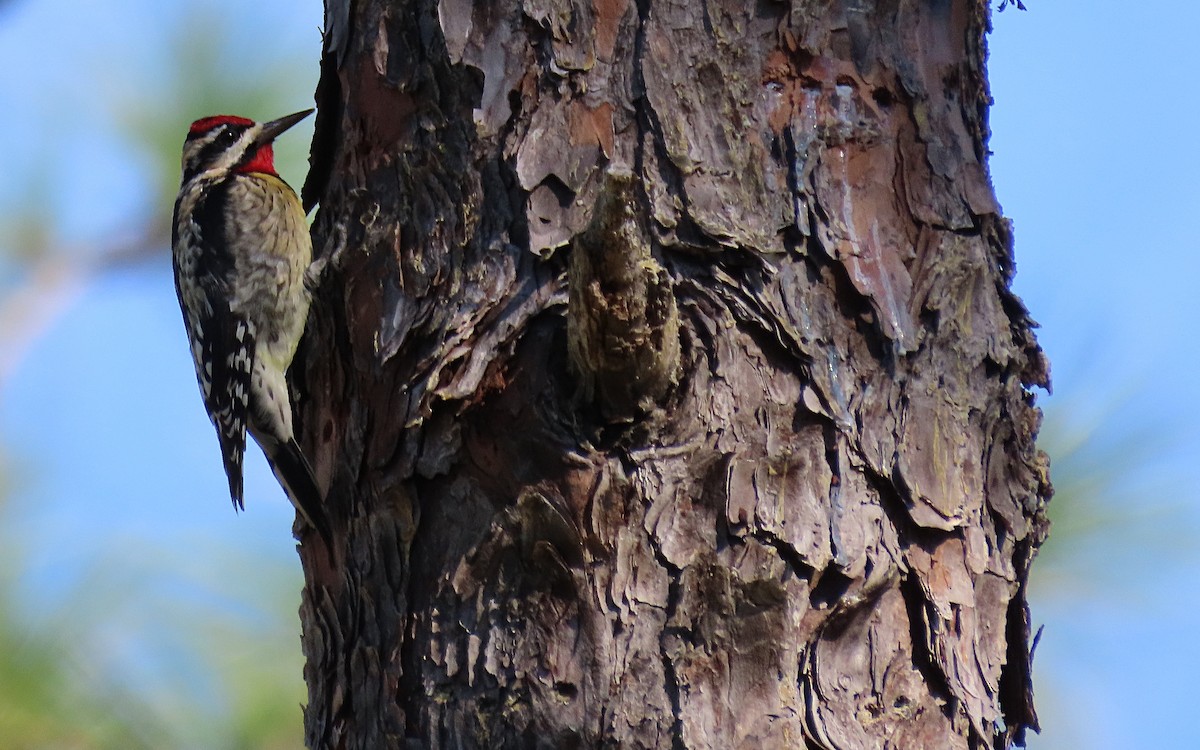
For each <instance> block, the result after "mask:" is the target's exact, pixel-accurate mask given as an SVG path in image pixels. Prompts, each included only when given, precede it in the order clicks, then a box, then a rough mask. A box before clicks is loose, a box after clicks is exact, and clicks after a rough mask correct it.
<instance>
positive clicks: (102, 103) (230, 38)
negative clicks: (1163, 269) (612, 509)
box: [0, 0, 1194, 750]
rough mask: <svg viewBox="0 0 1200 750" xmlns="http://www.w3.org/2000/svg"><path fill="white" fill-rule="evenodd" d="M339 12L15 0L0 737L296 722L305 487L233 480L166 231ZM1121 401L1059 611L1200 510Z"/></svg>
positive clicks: (1138, 567)
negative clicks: (197, 382) (239, 495)
mask: <svg viewBox="0 0 1200 750" xmlns="http://www.w3.org/2000/svg"><path fill="white" fill-rule="evenodd" d="M1009 15H1011V14H1009ZM320 23H321V7H320V3H319V2H316V0H310V2H308V3H303V4H296V3H289V2H285V0H268V1H266V2H262V3H257V4H252V5H251V4H244V3H240V2H235V0H222V1H220V2H207V3H203V4H202V3H200V2H198V0H196V1H192V2H183V3H179V4H175V5H170V6H164V5H162V4H157V3H153V2H151V1H150V0H119V1H114V2H111V3H107V4H103V7H91V6H88V5H76V4H74V3H72V2H71V1H70V0H10V2H7V3H0V66H2V67H0V69H2V70H4V73H3V74H0V111H4V112H6V113H9V114H8V117H7V118H5V119H4V120H3V121H0V165H2V166H3V177H2V178H0V414H2V415H3V417H4V419H3V420H0V428H2V429H3V434H2V440H3V443H2V444H0V454H2V456H3V461H0V738H2V739H0V746H2V747H4V748H7V749H12V750H24V749H26V748H29V749H31V750H32V749H35V748H36V749H38V750H41V749H45V748H70V749H75V748H78V749H80V750H93V749H97V750H98V749H101V748H112V749H114V750H115V749H116V748H121V749H126V748H182V749H190V748H197V749H198V748H207V749H217V750H220V749H224V748H228V749H234V748H247V749H248V748H268V749H270V748H296V747H300V746H302V744H303V743H302V731H301V723H300V721H301V714H300V705H301V703H302V702H303V701H304V694H305V693H304V685H303V682H302V677H301V668H302V657H301V654H300V649H299V634H298V630H299V624H298V621H297V617H296V609H297V607H298V603H299V589H300V586H301V583H302V579H301V575H300V571H299V564H298V561H297V560H296V558H295V555H294V554H293V553H292V552H291V549H290V545H291V540H290V539H289V538H288V532H287V529H288V524H289V523H290V516H291V511H290V508H289V507H288V506H287V504H286V501H284V500H282V498H281V496H278V490H277V488H275V487H274V485H273V482H272V480H271V479H270V478H269V475H268V474H267V473H266V471H265V470H264V469H263V468H262V466H261V465H259V466H258V467H257V468H256V467H254V466H250V467H248V472H250V473H254V472H255V471H257V475H256V476H258V477H259V478H258V480H257V483H255V481H253V479H254V477H253V476H250V475H248V477H247V482H248V485H247V496H248V497H249V498H250V503H248V504H253V503H254V501H255V500H256V499H257V498H258V497H261V496H262V495H264V494H267V493H269V492H275V493H276V495H277V496H275V497H274V498H273V499H274V500H276V502H275V503H274V505H271V504H270V503H267V502H261V503H259V504H258V505H257V507H252V508H251V510H250V512H248V513H247V514H245V515H243V516H241V517H238V518H234V517H233V513H231V512H230V511H229V508H228V506H226V505H224V503H225V501H224V499H223V498H224V494H223V492H224V479H223V477H221V475H220V462H219V460H217V453H216V442H215V439H214V437H213V435H212V432H211V427H210V426H209V425H208V423H207V420H206V419H205V417H204V415H203V412H202V410H201V407H200V403H199V399H198V398H197V397H196V395H197V394H196V392H195V386H194V380H193V376H192V374H191V364H190V361H188V359H187V353H186V350H185V347H184V345H183V334H182V327H181V324H180V323H179V321H178V311H177V309H175V307H174V304H175V303H174V292H173V289H172V288H171V279H170V266H169V255H168V252H169V250H168V245H169V236H170V229H169V218H170V207H171V204H172V201H173V198H174V193H175V191H176V188H177V184H178V169H179V165H178V159H179V148H180V144H181V142H182V139H183V135H184V133H185V130H186V127H187V124H188V123H189V122H190V121H191V120H193V119H195V118H196V117H199V116H202V115H207V114H213V113H218V112H224V113H230V114H242V115H246V116H250V117H254V118H257V119H262V118H268V117H276V116H279V115H282V114H286V113H289V112H293V111H296V110H299V109H302V108H304V107H306V106H310V104H309V103H310V102H311V100H312V91H313V89H314V87H315V84H316V76H317V61H318V55H319V50H320V32H319V26H320ZM1007 33H1009V34H1020V33H1021V29H1020V28H1019V27H1018V28H1015V29H1010V30H1009V31H1008V32H1007ZM310 137H311V120H309V121H306V122H305V123H302V124H301V126H299V127H297V128H296V132H295V133H294V134H292V135H291V137H289V138H286V139H284V140H282V141H281V142H280V143H279V144H278V147H277V160H278V162H279V165H280V171H281V173H282V174H283V175H284V176H285V177H286V178H288V179H289V181H291V182H292V184H293V185H297V184H298V183H299V181H300V179H301V176H302V175H303V173H304V169H305V157H306V152H307V143H308V141H309V138H310ZM999 189H1000V194H1001V199H1002V200H1003V199H1004V197H1005V184H1004V183H1000V184H999ZM1008 189H1009V190H1015V189H1016V188H1015V186H1014V187H1009V188H1008ZM1017 218H1018V258H1020V257H1021V255H1022V252H1023V250H1022V248H1023V247H1024V245H1022V243H1021V237H1022V235H1021V234H1020V232H1019V230H1020V226H1021V224H1020V217H1019V216H1018V217H1017ZM1020 283H1021V277H1018V284H1020ZM1019 291H1020V288H1019ZM1032 291H1033V293H1032V294H1030V293H1027V292H1024V291H1023V292H1022V293H1023V294H1025V296H1026V301H1027V302H1028V303H1029V304H1030V307H1031V308H1032V309H1033V311H1034V315H1035V317H1036V316H1037V313H1038V309H1039V306H1038V300H1037V295H1038V290H1036V289H1035V290H1032ZM1052 293H1053V292H1045V294H1052ZM127 300H133V301H132V302H128V301H127ZM1055 354H1056V353H1055V352H1053V351H1052V352H1051V355H1052V356H1054V355H1055ZM160 360H162V361H163V362H164V363H165V364H162V365H161V366H160V365H159V364H157V363H158V362H159V361H160ZM1061 365H1062V361H1061V360H1060V359H1058V358H1057V357H1056V358H1055V366H1056V369H1057V368H1059V367H1060V366H1061ZM31 400H32V401H36V403H34V404H32V405H31V404H30V403H28V402H30V401H31ZM1043 400H1045V398H1044V395H1043ZM110 402H111V403H113V404H115V405H113V406H112V407H111V408H110V409H107V410H106V408H103V407H104V405H106V404H109V403H110ZM1097 403H1099V404H1100V406H1097ZM1106 403H1107V404H1111V408H1110V407H1108V406H1105V404H1106ZM97 404H100V406H97ZM175 404H179V405H180V406H178V408H176V406H175ZM1129 411H1130V410H1128V409H1126V408H1125V407H1124V406H1123V405H1122V404H1121V403H1120V402H1116V401H1114V400H1113V399H1112V397H1111V396H1108V395H1105V396H1102V397H1101V398H1100V399H1089V400H1088V402H1087V404H1084V403H1082V402H1081V401H1080V400H1078V399H1077V400H1074V401H1072V400H1067V401H1063V400H1062V399H1059V400H1055V401H1053V402H1052V407H1051V408H1050V410H1049V411H1048V415H1047V421H1046V425H1045V428H1044V430H1043V441H1042V445H1043V447H1044V448H1045V449H1046V450H1047V451H1048V452H1049V453H1050V454H1051V456H1052V459H1053V461H1054V465H1053V466H1054V468H1053V477H1054V483H1055V487H1056V489H1057V495H1056V497H1055V499H1054V501H1053V503H1052V504H1051V506H1050V512H1051V515H1052V518H1053V520H1054V523H1055V527H1054V530H1053V533H1052V536H1051V539H1050V541H1049V543H1048V544H1047V546H1046V548H1045V549H1044V551H1043V554H1042V556H1041V559H1040V560H1039V561H1038V565H1037V566H1036V567H1035V581H1034V585H1033V597H1034V619H1035V622H1048V623H1050V624H1051V626H1052V628H1057V629H1058V630H1059V632H1061V631H1063V630H1065V631H1066V632H1067V633H1068V636H1069V635H1070V634H1071V633H1072V632H1077V631H1078V628H1079V626H1078V623H1079V622H1080V620H1079V618H1080V616H1081V614H1080V613H1081V612H1086V614H1084V615H1082V616H1084V617H1107V616H1108V615H1107V614H1106V613H1107V612H1108V611H1109V610H1108V609H1107V608H1108V607H1109V606H1110V605H1109V604H1108V602H1111V601H1114V597H1113V592H1114V591H1117V592H1124V593H1125V594H1128V595H1131V596H1135V597H1136V596H1137V595H1139V593H1140V592H1141V591H1142V587H1141V583H1142V582H1143V581H1144V579H1145V578H1146V577H1147V576H1148V575H1149V574H1150V573H1151V565H1152V563H1160V562H1161V561H1162V560H1163V555H1164V554H1168V553H1166V552H1164V551H1167V550H1173V552H1172V553H1170V554H1174V555H1175V556H1177V557H1182V556H1184V555H1186V554H1189V552H1188V550H1190V546H1189V542H1188V541H1187V540H1188V539H1189V538H1192V537H1194V529H1193V528H1192V527H1191V526H1190V525H1189V523H1188V522H1187V521H1186V520H1185V515H1184V514H1182V513H1181V512H1180V508H1179V503H1180V502H1181V500H1179V499H1178V497H1179V496H1178V495H1177V494H1176V495H1173V494H1172V493H1171V492H1170V491H1169V489H1168V488H1169V486H1170V484H1171V482H1172V481H1173V478H1172V477H1171V475H1170V473H1169V471H1166V472H1164V471H1163V470H1162V469H1161V467H1158V466H1157V465H1156V459H1157V456H1158V453H1159V450H1160V448H1162V446H1163V444H1164V441H1169V440H1170V439H1171V436H1170V435H1169V434H1165V433H1164V432H1163V431H1162V430H1160V429H1158V428H1157V427H1153V426H1151V425H1150V423H1148V422H1146V421H1145V420H1144V418H1143V421H1142V422H1140V424H1144V425H1146V426H1145V427H1144V428H1137V427H1136V425H1137V424H1139V421H1138V419H1139V418H1138V417H1137V416H1136V415H1135V416H1133V417H1132V418H1131V417H1130V415H1129V413H1128V412H1129ZM1132 411H1134V412H1136V411H1137V409H1136V408H1135V409H1133V410H1132ZM1130 424H1134V425H1135V428H1134V429H1130V427H1129V425H1130ZM1150 550H1153V551H1154V554H1153V555H1148V554H1147V551H1150ZM1147 595H1149V594H1147ZM1124 598H1125V597H1124V596H1118V597H1116V599H1115V600H1116V601H1120V600H1122V599H1124ZM1081 602H1082V603H1083V604H1084V606H1083V607H1082V608H1081V606H1080V604H1081ZM1097 612H1099V614H1097ZM1083 649H1084V650H1085V651H1086V650H1087V648H1086V645H1085V646H1084V647H1083ZM1083 658H1087V657H1086V655H1085V656H1084V657H1083ZM1038 686H1039V688H1040V690H1041V698H1042V700H1041V707H1042V712H1043V723H1044V724H1047V725H1050V726H1054V725H1059V726H1061V725H1063V724H1064V723H1066V724H1068V725H1069V724H1070V723H1071V720H1070V719H1069V718H1067V717H1069V716H1070V715H1071V712H1072V710H1073V709H1072V706H1071V705H1070V701H1067V700H1064V699H1062V698H1061V697H1059V696H1062V695H1065V694H1069V692H1070V691H1071V690H1072V686H1071V685H1069V684H1066V683H1064V682H1063V681H1062V680H1061V679H1059V678H1058V677H1056V676H1055V675H1053V674H1047V673H1046V672H1045V671H1044V670H1041V669H1039V682H1038ZM1047 688H1048V689H1047ZM1084 716H1085V717H1086V714H1084ZM1032 744H1033V746H1034V747H1038V746H1039V745H1038V744H1037V738H1034V739H1033V741H1032ZM1043 746H1048V745H1043ZM1077 746H1082V745H1077Z"/></svg>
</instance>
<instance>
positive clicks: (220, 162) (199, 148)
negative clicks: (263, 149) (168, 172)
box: [183, 116, 262, 183]
mask: <svg viewBox="0 0 1200 750" xmlns="http://www.w3.org/2000/svg"><path fill="white" fill-rule="evenodd" d="M261 127H262V126H261V125H258V124H257V123H255V122H254V121H252V120H247V119H246V118H244V117H233V116H220V117H206V118H204V119H203V120H197V121H196V122H195V123H193V124H192V127H191V129H190V130H188V135H187V140H185V141H184V144H183V182H185V183H186V182H188V181H189V180H191V179H192V178H194V177H196V176H197V175H199V174H201V173H204V172H208V171H216V172H218V173H223V172H227V171H229V170H231V169H233V168H234V167H236V166H237V165H238V164H239V163H241V162H242V161H244V160H245V159H247V158H249V157H250V156H251V155H252V154H253V152H254V150H255V148H256V144H255V139H256V138H257V137H258V133H259V130H260V129H261Z"/></svg>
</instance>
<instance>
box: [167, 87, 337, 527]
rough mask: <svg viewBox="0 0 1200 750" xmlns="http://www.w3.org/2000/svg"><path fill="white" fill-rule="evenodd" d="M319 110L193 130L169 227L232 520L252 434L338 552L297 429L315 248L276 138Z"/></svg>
mask: <svg viewBox="0 0 1200 750" xmlns="http://www.w3.org/2000/svg"><path fill="white" fill-rule="evenodd" d="M311 112H312V110H311V109H310V110H306V111H304V112H297V113H295V114H292V115H288V116H287V117H281V118H279V119H278V120H271V121H270V122H262V123H259V122H254V121H253V120H248V119H246V118H244V117H234V116H231V115H216V116H214V117H204V118H201V119H199V120H196V121H195V122H193V123H192V125H191V127H190V128H189V129H188V134H187V139H186V140H185V141H184V144H183V181H182V184H181V186H180V188H179V196H178V198H177V199H176V200H175V215H174V218H173V220H172V232H171V248H172V253H171V257H172V266H173V268H174V271H175V291H176V294H177V295H178V297H179V306H180V308H181V309H182V310H183V322H184V327H185V328H186V329H187V335H188V341H189V343H190V345H191V351H192V360H193V362H194V363H195V365H196V379H197V380H198V381H199V383H200V394H201V396H203V398H204V407H205V409H206V410H207V411H208V416H209V418H210V419H212V422H213V425H214V426H215V427H216V429H217V438H218V440H219V441H220V444H221V457H222V458H223V459H224V462H225V474H226V476H227V477H228V479H229V495H230V497H231V498H232V500H233V506H234V509H235V510H236V509H242V508H243V507H244V506H243V500H242V456H243V454H244V453H245V450H246V431H247V429H248V430H249V431H250V434H251V435H252V436H254V440H255V441H256V442H257V443H258V444H259V446H260V447H261V448H262V450H263V453H264V454H266V457H267V462H268V463H269V464H270V465H271V469H272V470H273V471H274V472H275V476H276V477H277V478H278V479H279V482H280V484H282V485H283V488H284V490H285V491H286V492H287V495H288V498H289V499H290V500H291V501H292V504H293V505H295V506H296V509H297V510H298V511H299V512H300V515H301V516H303V517H304V519H305V520H306V521H307V522H308V524H309V525H310V526H312V527H313V528H315V529H317V531H318V532H319V533H320V534H321V536H322V537H323V538H324V540H325V542H326V544H328V543H329V541H330V535H329V530H328V527H327V525H326V523H325V516H324V514H323V512H322V494H321V491H320V488H319V487H318V485H317V481H316V478H315V477H314V475H313V470H312V466H311V465H310V464H309V462H308V459H306V458H305V457H304V453H303V452H302V451H301V450H300V446H299V445H298V444H297V443H296V437H295V433H294V432H293V430H292V404H291V399H290V398H289V396H288V384H287V379H286V373H287V369H288V366H289V365H291V363H292V357H293V356H294V355H295V353H296V346H297V344H299V342H300V337H301V335H302V334H303V333H304V324H305V321H306V320H307V318H308V307H309V295H308V289H307V288H306V286H305V280H306V278H305V277H306V273H307V272H308V270H309V267H310V265H311V264H312V241H311V240H310V239H309V235H308V224H307V222H306V220H305V215H304V209H303V208H301V206H300V201H299V199H297V197H296V193H295V192H294V191H293V190H292V188H291V187H289V186H288V184H287V183H286V182H284V181H283V180H282V179H280V177H279V174H278V173H277V172H276V171H275V156H274V152H273V150H272V143H273V142H274V140H275V138H276V137H277V136H279V135H280V134H281V133H283V132H284V131H285V130H287V129H288V128H290V127H292V126H293V125H295V124H296V123H297V122H299V121H300V120H302V119H304V118H305V117H307V116H308V115H309V114H310V113H311Z"/></svg>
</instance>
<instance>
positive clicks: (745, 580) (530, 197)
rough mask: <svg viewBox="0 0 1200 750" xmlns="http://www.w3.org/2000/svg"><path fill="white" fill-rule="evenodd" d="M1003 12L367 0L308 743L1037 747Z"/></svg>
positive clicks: (961, 1) (1033, 547)
mask: <svg viewBox="0 0 1200 750" xmlns="http://www.w3.org/2000/svg"><path fill="white" fill-rule="evenodd" d="M987 12H988V11H987V7H986V5H985V4H984V3H982V2H970V1H968V0H945V2H935V3H914V2H854V3H825V2H809V1H806V0H792V1H791V2H761V3H744V2H740V1H739V2H732V1H730V2H723V1H722V0H671V1H668V0H637V1H636V2H632V1H630V0H594V2H587V1H586V0H525V2H522V3H509V4H497V3H491V2H482V1H480V2H474V1H473V0H441V1H440V2H434V0H395V1H394V2H389V3H386V4H385V3H383V2H381V1H379V0H367V1H365V2H360V3H354V4H351V3H349V2H348V0H327V4H326V23H327V28H326V35H325V51H324V57H323V61H322V78H321V84H320V87H319V89H318V105H319V106H320V110H321V113H322V116H321V118H320V119H319V120H318V132H317V135H316V139H315V141H314V159H313V164H314V171H313V174H312V175H311V177H310V182H309V184H308V185H306V186H305V192H304V194H305V196H306V200H308V201H311V200H319V201H320V203H321V208H320V210H319V212H318V214H317V219H316V223H315V226H314V237H315V239H316V243H315V247H317V248H318V249H319V251H320V252H322V253H326V254H330V253H333V252H335V251H338V250H340V251H341V253H340V255H339V261H338V262H337V263H336V264H331V267H330V268H329V269H328V270H327V272H326V273H325V274H324V277H323V281H322V283H321V286H320V288H319V289H318V290H317V295H316V301H315V303H314V308H313V314H312V317H311V319H310V322H309V332H308V335H307V338H306V342H305V345H304V348H303V349H302V351H301V354H300V356H299V357H298V359H297V365H296V367H295V368H294V371H293V375H294V376H295V378H296V380H297V385H298V386H299V390H300V391H301V393H302V395H303V399H302V403H303V405H302V409H301V412H302V413H301V415H300V417H301V420H300V422H301V426H302V434H303V441H302V442H303V443H304V447H305V449H306V452H307V453H308V455H310V456H311V457H312V458H313V464H314V468H315V470H316V472H317V474H318V477H319V478H320V480H321V482H322V484H323V485H324V486H327V487H328V488H329V501H328V502H329V508H330V515H331V520H332V523H333V525H334V529H335V534H336V537H337V541H338V544H337V545H335V547H336V548H335V550H334V551H333V555H332V557H331V558H328V559H327V558H325V557H324V556H323V555H322V554H318V553H315V552H313V551H312V550H310V549H307V548H303V549H302V550H301V557H302V560H303V562H304V565H305V571H306V587H305V592H304V601H303V604H302V608H301V616H302V621H303V626H304V635H303V643H304V649H305V654H306V656H307V658H308V664H307V666H306V670H305V677H306V680H307V682H308V685H309V705H308V707H307V709H306V712H305V726H306V735H307V740H308V743H309V745H310V747H314V748H362V749H364V750H366V749H368V748H370V749H371V750H375V749H376V748H388V747H422V748H424V747H429V748H451V747H453V748H526V747H545V748H569V747H580V748H584V747H623V748H638V747H642V748H672V750H677V749H678V748H697V749H698V748H740V747H766V748H791V747H809V748H823V749H825V750H850V749H851V748H917V747H919V748H926V749H930V750H936V749H937V748H984V747H1007V746H1008V745H1009V744H1010V743H1011V742H1012V741H1013V740H1014V739H1020V738H1021V737H1022V735H1023V733H1024V731H1025V729H1026V728H1027V727H1036V724H1037V719H1036V714H1035V713H1034V709H1033V702H1032V689H1031V684H1030V679H1029V612H1028V608H1027V604H1026V601H1025V585H1026V581H1027V580H1028V573H1029V566H1030V564H1031V562H1032V560H1033V557H1034V555H1035V554H1036V552H1037V548H1038V546H1039V545H1040V544H1041V542H1042V540H1043V538H1044V536H1045V533H1046V520H1045V516H1044V504H1045V501H1046V499H1047V498H1048V497H1049V494H1050V487H1049V483H1048V479H1047V467H1046V461H1045V457H1044V455H1043V454H1040V453H1039V452H1038V451H1037V449H1036V447H1035V443H1034V440H1035V437H1036V433H1037V428H1038V423H1039V419H1040V415H1039V412H1038V411H1037V409H1036V408H1035V407H1034V405H1033V401H1034V397H1033V395H1032V393H1031V390H1030V389H1031V388H1033V387H1034V386H1042V387H1045V386H1047V383H1048V374H1047V369H1046V364H1045V361H1044V358H1043V357H1042V354H1041V351H1040V350H1039V348H1038V346H1037V343H1036V341H1035V339H1034V337H1033V333H1032V327H1033V324H1032V322H1031V321H1030V320H1029V318H1028V316H1027V313H1026V311H1025V309H1024V308H1023V307H1022V305H1021V303H1020V301H1019V300H1017V299H1016V297H1014V296H1013V295H1012V293H1011V291H1010V288H1009V287H1010V283H1011V275H1012V239H1011V233H1010V229H1009V226H1008V223H1007V221H1006V220H1005V219H1003V218H1002V217H1001V216H1000V214H999V208H998V205H997V204H996V201H995V198H994V196H993V194H992V190H991V186H990V184H989V182H988V177H987V169H986V153H987V151H986V134H987V121H986V116H987V106H988V102H989V97H988V92H987V86H986V80H985V77H984V68H983V63H984V57H985V47H984V31H985V27H986V23H987ZM621 174H628V175H630V178H629V180H627V181H626V180H623V179H622V178H620V177H616V176H617V175H621Z"/></svg>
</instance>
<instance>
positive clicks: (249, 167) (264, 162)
mask: <svg viewBox="0 0 1200 750" xmlns="http://www.w3.org/2000/svg"><path fill="white" fill-rule="evenodd" d="M237 171H239V172H241V173H242V174H249V173H250V172H263V173H265V174H273V175H275V176H276V177H278V176H279V173H278V172H276V171H275V149H273V148H271V144H269V143H268V144H266V145H264V146H259V147H258V151H256V152H254V156H252V157H250V161H248V162H246V163H245V164H243V165H242V166H240V167H238V168H237Z"/></svg>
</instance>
